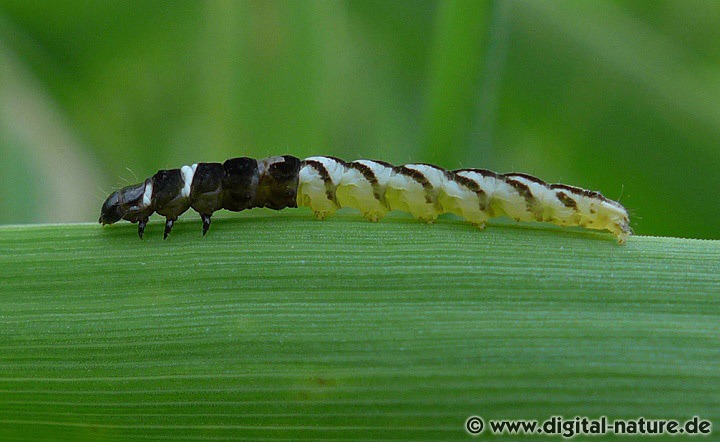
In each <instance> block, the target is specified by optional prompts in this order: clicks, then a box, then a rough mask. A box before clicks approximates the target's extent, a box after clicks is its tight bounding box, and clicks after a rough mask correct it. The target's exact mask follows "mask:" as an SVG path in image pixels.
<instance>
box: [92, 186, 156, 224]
mask: <svg viewBox="0 0 720 442" xmlns="http://www.w3.org/2000/svg"><path fill="white" fill-rule="evenodd" d="M145 186H146V183H140V184H134V185H132V186H127V187H123V188H122V189H120V190H116V191H115V192H113V193H111V194H110V196H108V197H107V199H106V200H105V202H104V203H103V205H102V209H100V219H98V222H99V223H100V224H102V225H105V224H113V223H116V222H118V221H120V220H121V219H126V220H128V221H132V222H135V221H137V220H138V219H140V218H142V216H143V212H145V210H144V209H145V204H143V196H144V194H145Z"/></svg>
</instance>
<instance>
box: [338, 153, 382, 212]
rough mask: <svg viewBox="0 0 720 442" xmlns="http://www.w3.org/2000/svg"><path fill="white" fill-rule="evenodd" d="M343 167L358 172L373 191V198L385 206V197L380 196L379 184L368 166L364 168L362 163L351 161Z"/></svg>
mask: <svg viewBox="0 0 720 442" xmlns="http://www.w3.org/2000/svg"><path fill="white" fill-rule="evenodd" d="M345 167H347V168H348V169H355V170H357V171H358V172H360V174H362V176H363V177H364V178H365V179H366V180H367V182H368V183H370V186H371V187H372V189H373V196H374V197H375V199H376V200H378V201H380V202H381V203H383V204H385V195H383V194H382V192H381V190H382V189H380V183H379V182H378V179H377V176H375V172H373V170H372V168H371V167H370V166H366V165H365V164H363V163H356V162H354V161H353V162H350V163H347V164H345Z"/></svg>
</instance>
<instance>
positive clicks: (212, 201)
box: [99, 155, 632, 244]
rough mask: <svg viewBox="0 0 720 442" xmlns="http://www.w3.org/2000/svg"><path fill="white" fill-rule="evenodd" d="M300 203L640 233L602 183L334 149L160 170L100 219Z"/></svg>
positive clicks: (323, 209)
mask: <svg viewBox="0 0 720 442" xmlns="http://www.w3.org/2000/svg"><path fill="white" fill-rule="evenodd" d="M298 206H307V207H310V209H312V211H313V213H314V214H315V217H316V218H318V219H324V218H325V217H327V216H329V215H331V214H332V213H334V212H335V211H336V210H338V209H339V208H342V207H352V208H355V209H358V210H359V211H360V212H361V213H362V214H363V216H364V217H365V218H366V219H368V220H370V221H379V220H380V219H381V218H382V217H383V216H385V215H386V214H387V213H388V212H390V211H393V210H401V211H405V212H408V213H410V214H411V215H413V216H414V217H415V218H417V219H419V220H422V221H425V222H428V223H432V222H434V221H435V220H436V219H437V217H438V215H440V214H443V213H453V214H455V215H458V216H460V217H462V218H464V219H465V220H467V221H469V222H470V223H472V224H473V225H475V226H477V227H479V228H483V227H485V223H486V222H487V220H488V219H490V218H493V217H498V216H507V217H510V218H512V219H515V220H517V221H545V222H551V223H554V224H557V225H560V226H582V227H586V228H588V229H597V230H608V231H610V232H611V233H613V234H614V235H615V236H616V237H617V240H618V242H619V243H620V244H622V243H624V242H625V241H626V239H627V237H628V236H629V235H631V234H632V230H631V229H630V226H629V217H628V213H627V211H626V210H625V208H623V206H622V205H620V204H619V203H618V202H616V201H612V200H610V199H607V198H605V197H604V196H602V195H601V194H600V193H599V192H594V191H589V190H584V189H581V188H578V187H574V186H568V185H565V184H547V183H545V182H544V181H542V180H540V179H538V178H535V177H533V176H530V175H526V174H522V173H505V174H498V173H495V172H491V171H489V170H484V169H458V170H452V171H448V170H445V169H442V168H440V167H438V166H434V165H431V164H424V163H415V164H404V165H401V166H393V165H392V164H389V163H386V162H383V161H375V160H357V161H351V162H347V161H343V160H341V159H339V158H335V157H330V156H317V157H310V158H307V159H305V160H300V159H298V158H296V157H293V156H290V155H284V156H273V157H268V158H263V159H260V160H255V159H253V158H247V157H241V158H233V159H230V160H227V161H225V162H224V163H197V164H193V165H191V166H183V167H181V168H180V169H170V170H160V171H158V172H157V173H156V174H155V175H153V176H152V177H150V178H148V179H146V180H145V181H144V182H142V183H139V184H134V185H131V186H127V187H124V188H122V189H120V190H117V191H115V192H113V193H112V194H111V195H110V196H109V197H108V198H107V199H106V200H105V203H104V204H103V206H102V209H101V214H100V219H99V222H100V224H103V225H105V224H112V223H115V222H117V221H119V220H121V219H125V220H128V221H131V222H133V223H137V224H138V235H139V236H140V238H142V237H143V232H144V230H145V226H146V224H147V222H148V218H149V217H150V215H152V214H153V213H154V212H157V213H158V214H160V215H162V216H164V217H165V218H166V221H165V232H164V238H167V236H168V234H169V233H170V231H171V229H172V227H173V223H174V222H175V220H177V218H178V217H179V216H180V215H181V214H182V213H184V212H185V211H187V210H188V209H189V208H192V209H194V210H195V211H196V212H198V213H199V214H200V217H201V218H202V223H203V228H202V231H203V235H205V234H206V233H207V231H208V229H209V227H210V220H211V216H212V214H213V212H215V211H217V210H220V209H226V210H231V211H236V212H237V211H241V210H245V209H251V208H254V207H267V208H270V209H275V210H280V209H283V208H286V207H298Z"/></svg>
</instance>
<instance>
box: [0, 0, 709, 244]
mask: <svg viewBox="0 0 720 442" xmlns="http://www.w3.org/2000/svg"><path fill="white" fill-rule="evenodd" d="M283 153H290V154H294V155H297V156H300V157H305V156H310V155H313V154H332V155H336V156H340V157H343V158H346V159H357V158H360V157H366V158H377V159H383V160H386V161H391V162H397V163H402V162H411V161H422V162H433V163H437V164H439V165H441V166H443V167H447V168H457V167H461V166H462V167H483V168H489V169H493V170H497V171H500V172H509V171H521V172H527V173H532V174H534V175H537V176H539V177H540V178H543V179H545V180H547V181H551V182H565V183H568V184H574V185H578V186H582V187H585V188H590V189H596V190H600V191H602V192H603V193H604V194H605V195H606V196H608V197H610V198H613V199H618V198H620V197H622V199H621V200H622V203H623V204H625V205H626V207H628V209H629V210H630V211H631V213H632V215H633V217H632V225H633V227H634V229H635V231H636V233H639V234H645V235H672V236H684V237H700V238H720V234H719V233H718V221H719V220H720V201H718V197H717V193H718V190H720V174H718V170H720V2H716V1H709V0H708V1H699V0H694V1H680V0H677V1H655V0H653V1H638V0H633V1H626V2H621V1H602V2H600V1H578V0H572V1H570V0H568V1H543V0H533V1H513V0H497V1H492V2H476V1H438V2H429V1H402V2H401V1H317V2H299V1H297V2H295V1H288V2H280V1H276V2H245V1H242V2H241V1H172V2H161V1H139V0H135V1H113V2H106V1H96V0H86V1H28V0H0V158H1V159H0V161H1V164H2V166H3V167H2V171H1V173H0V198H1V199H0V223H28V222H60V221H95V220H96V219H97V215H98V212H99V207H100V204H101V203H102V200H103V199H104V197H105V196H106V194H107V193H109V192H110V191H111V190H113V189H114V188H117V187H120V186H123V185H126V184H128V183H132V182H138V181H140V180H142V179H143V178H144V177H146V176H149V175H151V174H152V173H154V172H155V171H156V170H157V169H160V168H173V167H179V166H180V165H183V164H187V163H193V162H199V161H222V160H225V159H227V158H230V157H234V156H242V155H249V156H265V155H272V154H283ZM186 216H187V215H186Z"/></svg>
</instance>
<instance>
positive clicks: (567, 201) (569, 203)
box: [555, 191, 578, 212]
mask: <svg viewBox="0 0 720 442" xmlns="http://www.w3.org/2000/svg"><path fill="white" fill-rule="evenodd" d="M555 196H556V197H557V199H558V200H560V202H561V203H563V206H565V207H570V208H572V209H573V210H575V211H576V212H577V209H578V208H577V201H575V200H574V199H572V198H570V197H569V196H568V195H567V194H566V193H565V192H562V191H561V192H555Z"/></svg>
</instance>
